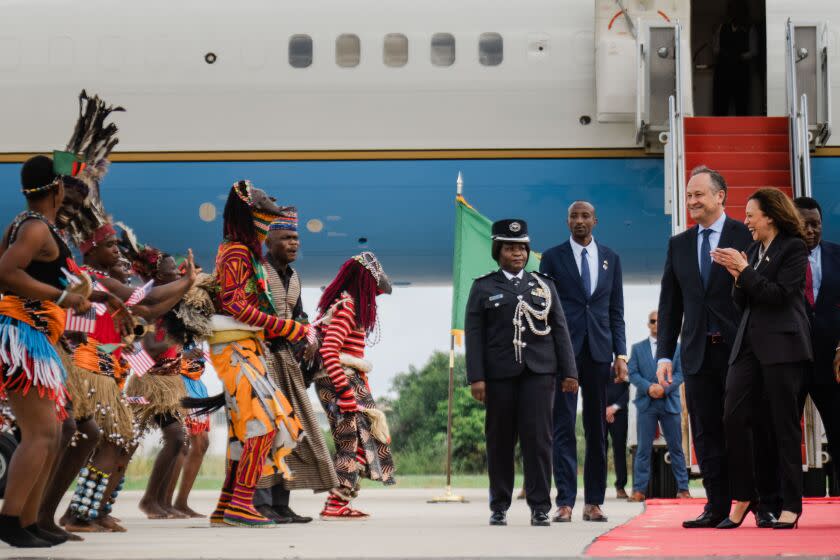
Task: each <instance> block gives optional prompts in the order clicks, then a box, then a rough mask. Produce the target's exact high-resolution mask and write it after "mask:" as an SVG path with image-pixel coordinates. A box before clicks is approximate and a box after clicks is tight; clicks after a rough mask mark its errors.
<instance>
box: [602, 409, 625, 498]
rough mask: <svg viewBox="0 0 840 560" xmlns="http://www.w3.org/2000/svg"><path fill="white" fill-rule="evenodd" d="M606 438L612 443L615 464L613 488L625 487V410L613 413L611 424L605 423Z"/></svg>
mask: <svg viewBox="0 0 840 560" xmlns="http://www.w3.org/2000/svg"><path fill="white" fill-rule="evenodd" d="M607 436H608V438H609V439H610V441H612V448H613V463H614V464H615V487H616V488H624V487H625V486H627V409H626V408H620V409H618V410H617V411H616V413H615V420H614V421H613V423H612V424H610V423H607Z"/></svg>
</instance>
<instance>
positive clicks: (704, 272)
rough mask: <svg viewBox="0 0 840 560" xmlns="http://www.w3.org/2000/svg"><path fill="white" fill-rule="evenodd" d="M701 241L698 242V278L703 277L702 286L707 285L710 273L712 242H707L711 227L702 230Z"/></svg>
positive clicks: (705, 286)
mask: <svg viewBox="0 0 840 560" xmlns="http://www.w3.org/2000/svg"><path fill="white" fill-rule="evenodd" d="M702 233H703V243H701V244H700V278H702V279H703V288H704V289H705V288H708V287H709V277H710V276H711V275H712V257H711V255H710V254H709V253H711V252H712V244H711V243H709V236H710V235H712V230H711V229H704V230H703V232H702Z"/></svg>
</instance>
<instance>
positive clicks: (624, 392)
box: [607, 372, 630, 410]
mask: <svg viewBox="0 0 840 560" xmlns="http://www.w3.org/2000/svg"><path fill="white" fill-rule="evenodd" d="M614 404H615V405H618V407H619V410H627V405H629V404H630V383H628V382H627V381H621V382H619V383H616V382H615V372H612V375H610V382H609V383H607V406H612V405H614Z"/></svg>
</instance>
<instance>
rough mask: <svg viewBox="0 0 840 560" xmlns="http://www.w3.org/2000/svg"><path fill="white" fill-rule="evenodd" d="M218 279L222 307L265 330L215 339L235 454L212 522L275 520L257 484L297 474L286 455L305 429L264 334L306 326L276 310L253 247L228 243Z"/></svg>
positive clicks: (295, 332)
mask: <svg viewBox="0 0 840 560" xmlns="http://www.w3.org/2000/svg"><path fill="white" fill-rule="evenodd" d="M216 278H217V282H218V288H219V294H218V301H217V310H218V311H219V312H220V313H222V314H224V315H228V316H230V317H232V318H233V319H235V320H236V321H238V322H239V323H241V324H243V325H245V326H248V327H256V328H259V329H262V330H258V331H253V330H244V329H243V330H226V331H218V332H216V333H214V335H213V337H212V338H211V339H210V341H209V342H210V359H211V360H212V362H213V367H214V368H215V370H216V372H217V373H218V375H219V379H220V380H221V381H222V384H223V385H224V395H225V401H226V409H227V418H228V460H229V463H228V468H227V471H228V475H227V477H226V480H225V483H224V486H223V487H222V493H221V496H220V498H219V503H218V505H217V507H216V510H215V511H214V512H213V514H212V515H211V518H210V521H211V523H214V524H218V523H222V522H223V523H227V524H229V525H241V526H263V525H270V524H272V522H271V521H269V520H268V519H266V518H264V517H262V516H261V515H260V514H259V513H257V512H256V510H255V509H254V507H253V495H254V489H255V487H256V485H257V481H258V480H259V479H260V478H261V477H263V476H272V475H276V474H281V475H282V476H284V477H287V478H288V477H291V473H290V472H289V470H288V467H287V466H286V464H285V461H284V458H285V457H286V456H288V455H289V454H290V453H291V452H292V449H294V447H295V445H296V444H297V442H298V441H299V440H300V439H301V438H302V437H303V430H302V427H301V424H300V422H299V421H298V419H297V417H296V416H295V414H294V412H293V410H292V407H291V406H290V405H289V401H288V400H287V399H286V397H285V396H284V395H283V394H282V393H281V392H280V390H279V389H278V388H277V386H276V385H275V384H274V383H273V382H272V381H271V379H270V378H269V377H268V376H267V375H266V363H265V355H264V348H263V342H262V332H263V330H264V331H265V332H266V333H268V334H269V336H281V337H285V338H289V339H290V340H298V339H300V338H301V337H303V336H304V335H305V332H306V331H305V329H304V328H303V326H302V325H300V324H299V323H296V322H294V321H288V320H283V319H280V318H278V317H276V316H275V315H274V314H273V312H274V309H273V306H272V302H271V295H270V293H269V292H268V287H267V285H266V281H265V270H264V268H263V265H262V263H261V262H260V261H258V260H256V259H255V258H254V257H253V255H252V254H251V252H250V251H249V250H248V248H247V247H246V246H245V245H243V244H241V243H235V242H228V241H226V242H224V243H222V245H221V246H220V247H219V252H218V255H217V256H216Z"/></svg>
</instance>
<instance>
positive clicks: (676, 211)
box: [668, 20, 686, 234]
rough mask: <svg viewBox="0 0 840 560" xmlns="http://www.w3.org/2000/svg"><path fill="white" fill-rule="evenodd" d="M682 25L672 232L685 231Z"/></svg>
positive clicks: (677, 39)
mask: <svg viewBox="0 0 840 560" xmlns="http://www.w3.org/2000/svg"><path fill="white" fill-rule="evenodd" d="M681 30H682V25H681V24H680V22H679V20H677V22H676V25H675V27H674V63H675V64H676V71H675V84H674V95H672V96H670V97H669V98H668V128H669V130H670V134H669V138H668V142H669V143H670V144H671V150H670V156H671V174H672V177H671V201H672V202H671V206H672V208H671V233H673V234H677V233H680V232H682V231H684V230H685V226H686V223H685V213H686V208H685V199H684V196H683V193H684V192H685V128H684V126H685V121H684V119H683V84H682V48H681V45H682V44H681V36H680V35H681V33H680V32H681Z"/></svg>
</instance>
